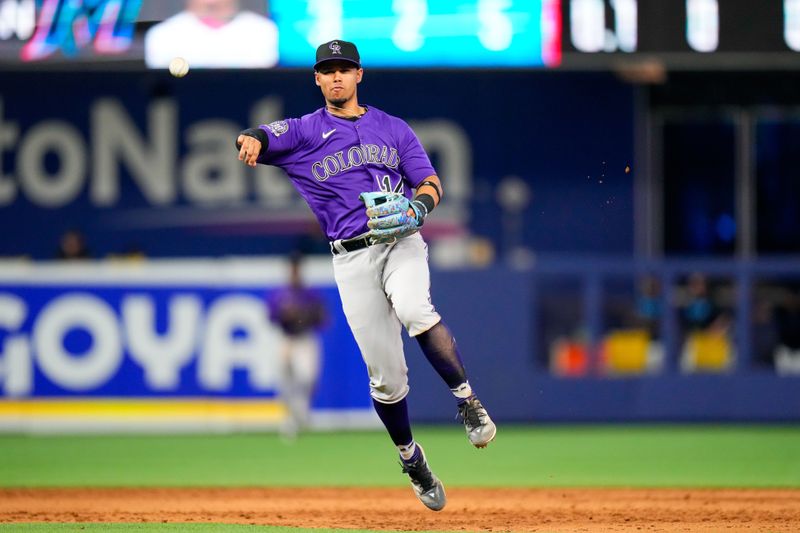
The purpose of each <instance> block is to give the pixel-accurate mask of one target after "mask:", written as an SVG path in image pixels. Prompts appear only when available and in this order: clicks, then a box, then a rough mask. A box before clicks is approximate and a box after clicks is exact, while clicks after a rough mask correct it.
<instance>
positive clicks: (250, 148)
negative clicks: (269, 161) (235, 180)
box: [236, 135, 261, 167]
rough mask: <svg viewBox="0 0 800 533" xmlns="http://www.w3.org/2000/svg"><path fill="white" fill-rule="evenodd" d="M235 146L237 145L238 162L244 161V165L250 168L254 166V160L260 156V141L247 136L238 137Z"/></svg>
mask: <svg viewBox="0 0 800 533" xmlns="http://www.w3.org/2000/svg"><path fill="white" fill-rule="evenodd" d="M236 144H238V145H239V147H240V148H239V161H244V163H245V164H247V165H250V166H251V167H254V166H256V160H257V159H258V156H259V154H261V141H259V140H258V139H256V138H255V137H250V136H249V135H239V137H238V138H237V139H236Z"/></svg>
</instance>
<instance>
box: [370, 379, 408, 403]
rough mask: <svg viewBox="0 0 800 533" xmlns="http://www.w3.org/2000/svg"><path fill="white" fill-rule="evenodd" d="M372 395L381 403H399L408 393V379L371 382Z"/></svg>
mask: <svg viewBox="0 0 800 533" xmlns="http://www.w3.org/2000/svg"><path fill="white" fill-rule="evenodd" d="M369 388H370V395H371V396H372V397H373V398H375V400H377V401H379V402H381V403H397V402H399V401H400V400H402V399H403V398H405V397H406V395H407V394H408V390H409V387H408V379H403V380H393V381H383V382H381V383H374V382H372V381H371V382H370V384H369Z"/></svg>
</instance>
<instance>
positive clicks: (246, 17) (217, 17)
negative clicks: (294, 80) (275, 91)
mask: <svg viewBox="0 0 800 533" xmlns="http://www.w3.org/2000/svg"><path fill="white" fill-rule="evenodd" d="M175 57H183V58H184V59H186V61H187V62H188V63H189V66H190V67H212V68H266V67H273V66H275V65H276V64H277V62H278V26H277V25H276V24H275V23H274V22H273V21H272V20H270V19H269V18H268V17H265V16H263V15H259V14H257V13H253V12H250V11H242V10H240V6H239V0H186V8H185V9H184V10H183V11H181V12H180V13H178V14H176V15H173V16H172V17H170V18H168V19H166V20H165V21H163V22H161V23H159V24H156V25H155V26H153V27H152V28H150V29H149V30H148V31H147V33H146V34H145V42H144V58H145V63H146V64H147V66H148V67H150V68H166V67H167V66H168V65H169V62H170V61H171V60H172V59H173V58H175Z"/></svg>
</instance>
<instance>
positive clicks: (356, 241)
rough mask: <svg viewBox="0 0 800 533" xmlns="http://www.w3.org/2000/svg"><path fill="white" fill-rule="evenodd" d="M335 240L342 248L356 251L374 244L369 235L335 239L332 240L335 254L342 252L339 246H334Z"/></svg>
mask: <svg viewBox="0 0 800 533" xmlns="http://www.w3.org/2000/svg"><path fill="white" fill-rule="evenodd" d="M335 242H338V243H339V244H341V246H342V248H344V249H345V251H346V252H355V251H356V250H361V249H363V248H366V247H368V246H370V245H372V243H371V242H369V237H354V238H352V239H341V240H339V241H333V242H331V253H332V254H333V255H338V254H340V253H342V252H341V251H340V250H339V249H338V248H336V246H334V243H335Z"/></svg>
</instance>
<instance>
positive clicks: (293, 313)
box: [267, 287, 326, 335]
mask: <svg viewBox="0 0 800 533" xmlns="http://www.w3.org/2000/svg"><path fill="white" fill-rule="evenodd" d="M267 307H268V308H269V311H270V320H272V321H273V322H275V323H276V324H277V325H279V326H280V327H281V329H282V330H283V332H284V333H286V334H287V335H301V334H303V333H306V332H308V331H311V330H314V329H317V328H319V327H321V326H322V325H323V324H324V323H325V315H326V313H325V305H324V304H323V303H322V299H321V297H320V296H319V295H318V294H317V293H316V292H314V291H312V290H310V289H306V288H305V287H286V288H284V289H281V290H278V291H276V292H274V293H273V294H272V295H271V297H270V298H269V299H268V300H267Z"/></svg>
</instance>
